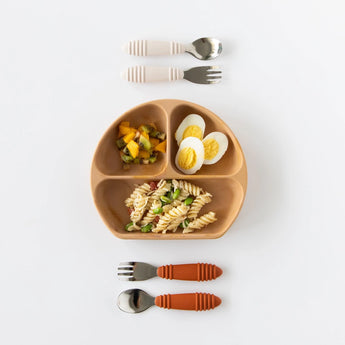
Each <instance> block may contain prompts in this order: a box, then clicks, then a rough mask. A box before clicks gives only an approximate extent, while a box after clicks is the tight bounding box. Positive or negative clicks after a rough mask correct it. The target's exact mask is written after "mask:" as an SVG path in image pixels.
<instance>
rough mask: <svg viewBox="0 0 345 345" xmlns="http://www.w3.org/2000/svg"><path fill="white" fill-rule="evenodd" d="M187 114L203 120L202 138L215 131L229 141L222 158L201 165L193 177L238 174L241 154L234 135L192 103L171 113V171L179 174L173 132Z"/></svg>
mask: <svg viewBox="0 0 345 345" xmlns="http://www.w3.org/2000/svg"><path fill="white" fill-rule="evenodd" d="M189 114H198V115H200V116H201V117H202V118H203V119H204V121H205V124H206V127H205V134H204V137H206V135H208V134H209V133H211V132H215V131H217V132H222V133H224V134H225V135H226V136H227V138H228V140H229V146H228V149H227V150H226V152H225V154H224V156H223V157H222V158H221V159H220V160H219V161H218V162H217V163H215V164H212V165H203V166H202V167H201V169H200V170H198V171H197V172H196V173H195V174H194V175H228V176H231V175H234V174H235V173H236V172H238V171H239V170H240V169H241V168H242V165H243V153H242V150H241V147H240V145H239V143H238V141H237V139H236V138H235V136H234V134H233V133H232V132H231V130H230V129H229V127H228V126H227V125H226V124H225V123H224V122H223V121H222V120H221V119H220V118H219V117H218V116H216V115H215V114H213V113H212V112H211V111H209V110H207V109H205V108H202V107H200V106H197V105H194V104H192V103H186V104H181V105H178V106H176V107H175V108H174V109H173V110H172V112H171V116H170V128H171V130H170V134H169V138H170V143H171V151H170V155H171V156H170V162H171V164H172V167H173V169H175V170H176V171H177V172H179V173H181V172H180V170H179V169H178V168H177V166H176V165H175V157H176V153H177V151H178V145H177V142H176V139H175V132H176V130H177V128H178V126H179V125H180V123H181V122H182V121H183V119H184V118H185V117H186V116H187V115H189Z"/></svg>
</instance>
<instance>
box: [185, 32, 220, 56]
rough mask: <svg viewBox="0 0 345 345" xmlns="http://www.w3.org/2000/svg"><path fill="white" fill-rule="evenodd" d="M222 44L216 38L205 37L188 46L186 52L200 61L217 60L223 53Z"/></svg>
mask: <svg viewBox="0 0 345 345" xmlns="http://www.w3.org/2000/svg"><path fill="white" fill-rule="evenodd" d="M222 49H223V47H222V43H221V42H220V41H219V40H217V39H216V38H211V37H203V38H199V39H197V40H195V41H194V42H193V43H191V44H189V45H186V52H187V53H189V54H191V55H193V56H195V57H196V58H197V59H199V60H212V59H215V58H216V57H217V56H218V55H219V54H220V53H221V52H222Z"/></svg>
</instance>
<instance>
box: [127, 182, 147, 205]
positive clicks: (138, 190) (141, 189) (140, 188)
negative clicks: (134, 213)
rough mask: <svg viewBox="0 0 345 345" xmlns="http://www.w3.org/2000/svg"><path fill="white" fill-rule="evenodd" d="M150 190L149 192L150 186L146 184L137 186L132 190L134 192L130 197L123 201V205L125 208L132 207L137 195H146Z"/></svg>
mask: <svg viewBox="0 0 345 345" xmlns="http://www.w3.org/2000/svg"><path fill="white" fill-rule="evenodd" d="M150 190H151V188H150V185H149V184H147V183H144V184H142V185H140V186H138V187H137V188H135V189H134V191H133V193H132V194H131V195H130V197H129V198H127V199H126V200H125V205H126V206H127V207H133V203H134V200H135V198H136V197H137V196H138V195H145V194H147V193H148V192H150Z"/></svg>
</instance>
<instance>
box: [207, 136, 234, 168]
mask: <svg viewBox="0 0 345 345" xmlns="http://www.w3.org/2000/svg"><path fill="white" fill-rule="evenodd" d="M202 143H203V146H204V152H205V159H204V164H214V163H217V162H218V161H219V160H220V159H221V158H222V157H223V155H224V153H225V151H226V150H227V149H228V145H229V143H228V138H227V137H226V135H225V134H223V133H221V132H212V133H210V134H208V135H206V137H205V138H204V140H203V141H202Z"/></svg>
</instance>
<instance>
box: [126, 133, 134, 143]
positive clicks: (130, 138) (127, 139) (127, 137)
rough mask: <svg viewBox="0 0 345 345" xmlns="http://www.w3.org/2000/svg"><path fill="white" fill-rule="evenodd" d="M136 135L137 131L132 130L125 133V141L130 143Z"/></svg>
mask: <svg viewBox="0 0 345 345" xmlns="http://www.w3.org/2000/svg"><path fill="white" fill-rule="evenodd" d="M134 137H135V133H134V132H130V133H128V134H127V135H125V136H124V137H123V141H124V142H125V143H126V144H128V143H129V142H130V141H131V140H132V139H133V138H134Z"/></svg>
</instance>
